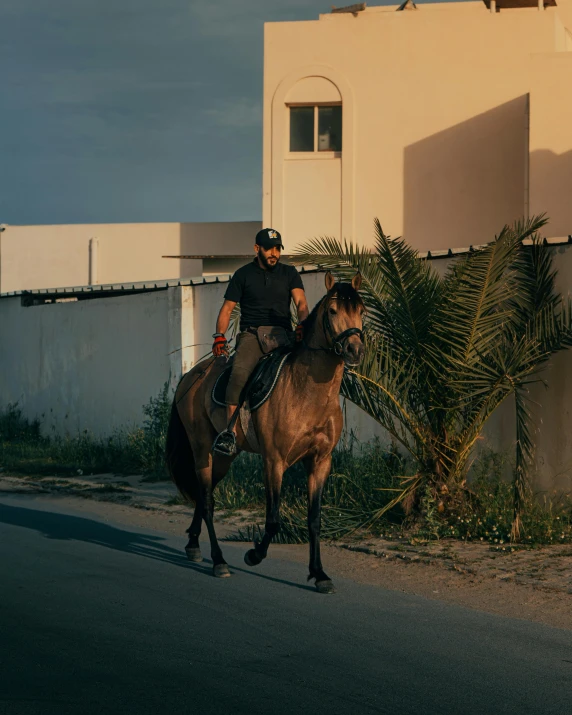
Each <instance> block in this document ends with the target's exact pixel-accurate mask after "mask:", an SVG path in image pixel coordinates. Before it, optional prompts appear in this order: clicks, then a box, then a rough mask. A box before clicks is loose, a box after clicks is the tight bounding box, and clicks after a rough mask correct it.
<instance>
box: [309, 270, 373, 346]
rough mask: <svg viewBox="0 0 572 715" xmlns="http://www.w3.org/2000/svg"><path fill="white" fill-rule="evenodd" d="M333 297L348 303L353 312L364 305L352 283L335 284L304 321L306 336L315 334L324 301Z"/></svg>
mask: <svg viewBox="0 0 572 715" xmlns="http://www.w3.org/2000/svg"><path fill="white" fill-rule="evenodd" d="M333 296H336V298H339V299H340V300H343V301H344V302H346V304H347V305H348V306H349V308H350V309H351V310H357V309H358V308H360V307H361V306H362V305H363V300H362V299H361V296H360V294H359V293H358V292H357V290H356V289H355V288H354V287H353V286H352V284H351V283H335V284H334V286H333V288H332V289H331V290H330V291H328V292H327V293H326V295H325V296H323V298H320V300H319V301H318V302H317V303H316V305H315V306H314V307H313V308H312V312H311V313H310V315H309V316H308V317H307V318H306V320H303V321H302V325H303V326H304V335H305V336H309V335H311V334H312V333H313V331H314V329H315V327H316V320H317V319H318V313H319V312H320V306H321V305H322V303H324V301H327V300H329V299H330V298H332V297H333ZM301 345H302V343H299V344H298V345H297V346H296V347H298V346H301Z"/></svg>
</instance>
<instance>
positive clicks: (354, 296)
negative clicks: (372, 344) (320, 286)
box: [321, 272, 365, 367]
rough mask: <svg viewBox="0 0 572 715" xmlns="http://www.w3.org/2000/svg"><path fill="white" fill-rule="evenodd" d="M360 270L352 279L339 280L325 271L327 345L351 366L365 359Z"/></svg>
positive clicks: (323, 323)
mask: <svg viewBox="0 0 572 715" xmlns="http://www.w3.org/2000/svg"><path fill="white" fill-rule="evenodd" d="M360 286H361V274H360V273H356V275H355V276H354V277H353V279H352V282H351V283H336V280H335V278H334V276H333V275H332V274H331V273H330V272H328V273H326V289H327V291H328V293H327V295H326V297H325V298H324V299H323V301H322V305H321V312H322V325H323V329H324V337H325V338H326V340H327V342H328V346H329V348H330V349H331V350H333V351H334V352H335V353H336V355H339V356H340V357H341V358H342V359H343V361H344V362H345V364H346V365H347V366H348V367H350V366H351V367H355V366H356V365H359V363H360V362H361V361H362V358H363V353H364V346H363V332H362V327H363V322H362V321H363V314H364V312H365V307H364V304H363V300H362V299H361V296H360V294H359V293H358V290H359V288H360Z"/></svg>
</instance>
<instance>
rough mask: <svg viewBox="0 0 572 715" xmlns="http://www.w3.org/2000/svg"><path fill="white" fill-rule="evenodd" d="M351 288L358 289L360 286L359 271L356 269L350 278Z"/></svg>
mask: <svg viewBox="0 0 572 715" xmlns="http://www.w3.org/2000/svg"><path fill="white" fill-rule="evenodd" d="M352 288H354V289H355V290H359V289H360V288H361V273H360V272H359V271H358V272H357V273H356V274H355V276H354V277H353V278H352Z"/></svg>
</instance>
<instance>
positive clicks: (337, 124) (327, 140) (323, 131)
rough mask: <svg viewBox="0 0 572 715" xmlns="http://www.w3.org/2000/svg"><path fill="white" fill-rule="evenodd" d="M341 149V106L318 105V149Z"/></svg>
mask: <svg viewBox="0 0 572 715" xmlns="http://www.w3.org/2000/svg"><path fill="white" fill-rule="evenodd" d="M341 150H342V108H341V107H318V151H341Z"/></svg>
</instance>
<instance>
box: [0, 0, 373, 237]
mask: <svg viewBox="0 0 572 715" xmlns="http://www.w3.org/2000/svg"><path fill="white" fill-rule="evenodd" d="M342 4H343V3H341V2H340V3H338V5H340V6H341V5H342ZM369 4H370V5H371V4H377V5H379V4H384V3H382V2H375V3H369ZM330 8H331V4H330V0H49V2H38V0H1V2H0V27H1V28H2V39H1V41H0V223H6V224H13V225H16V224H54V223H108V222H110V223H114V222H147V221H243V220H260V219H261V214H262V199H261V195H262V66H263V23H264V22H275V21H283V20H315V19H317V18H318V15H319V14H320V13H324V12H329V10H330Z"/></svg>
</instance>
